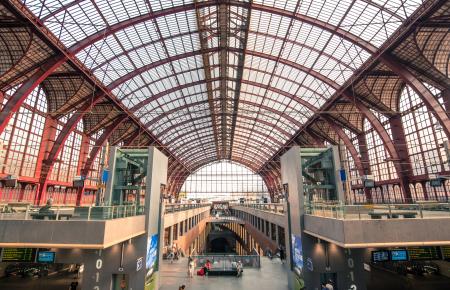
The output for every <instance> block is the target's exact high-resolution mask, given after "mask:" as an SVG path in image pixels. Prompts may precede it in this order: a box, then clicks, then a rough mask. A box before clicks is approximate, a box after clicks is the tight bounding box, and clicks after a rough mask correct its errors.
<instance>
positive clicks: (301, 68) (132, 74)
mask: <svg viewBox="0 0 450 290" xmlns="http://www.w3.org/2000/svg"><path fill="white" fill-rule="evenodd" d="M219 49H220V48H211V49H208V50H206V51H202V50H197V51H192V52H188V53H184V54H179V55H176V56H174V57H170V58H167V59H163V60H160V61H158V62H154V63H150V64H148V65H145V66H143V67H140V68H138V69H136V70H133V71H132V72H130V73H128V74H126V75H124V76H122V77H121V78H119V79H117V80H115V81H113V82H112V83H111V84H109V85H108V88H109V89H110V90H114V89H115V88H116V87H118V86H119V85H120V84H122V83H124V82H126V81H129V80H130V79H132V78H133V77H135V76H138V75H140V74H142V73H143V72H146V71H148V70H151V69H154V68H156V67H158V66H160V65H163V64H167V63H172V62H173V61H176V60H180V59H183V58H188V57H192V56H196V55H201V54H202V53H213V52H217V51H219ZM228 50H229V51H230V52H236V53H239V52H241V50H239V49H235V48H229V49H228ZM245 53H246V54H248V55H252V56H257V57H261V58H264V59H268V60H272V61H277V62H280V63H281V64H284V65H287V66H289V67H292V68H295V69H298V70H299V71H303V72H305V73H309V74H311V75H312V76H313V77H315V78H316V79H319V80H321V81H322V82H324V83H326V84H327V85H329V86H330V87H332V88H334V89H339V85H338V84H337V83H335V82H334V81H333V80H331V79H329V78H328V77H326V76H324V75H322V74H320V73H318V72H316V71H314V70H311V68H308V67H305V66H303V65H300V64H298V63H295V62H292V61H289V60H286V59H282V58H277V57H276V56H273V55H270V54H266V53H262V52H257V51H250V50H246V52H245Z"/></svg>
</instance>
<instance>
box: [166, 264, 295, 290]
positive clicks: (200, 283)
mask: <svg viewBox="0 0 450 290" xmlns="http://www.w3.org/2000/svg"><path fill="white" fill-rule="evenodd" d="M287 271H288V269H287V265H286V264H282V263H281V262H280V260H278V259H273V260H269V259H268V258H261V268H244V273H243V275H242V277H240V278H238V277H232V276H210V277H200V276H194V278H188V277H187V260H186V259H181V260H179V261H176V262H174V263H173V264H172V263H170V262H167V261H163V262H162V264H161V269H160V278H161V280H160V281H161V285H160V288H159V289H160V290H173V289H178V287H179V286H180V285H182V284H184V285H186V289H195V290H209V289H214V290H230V289H245V290H247V289H249V290H251V289H258V290H273V289H277V290H287V289H288V283H287Z"/></svg>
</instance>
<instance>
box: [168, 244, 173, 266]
mask: <svg viewBox="0 0 450 290" xmlns="http://www.w3.org/2000/svg"><path fill="white" fill-rule="evenodd" d="M167 251H168V254H167V258H169V261H170V264H172V263H173V256H174V253H173V252H172V247H170V248H168V249H167Z"/></svg>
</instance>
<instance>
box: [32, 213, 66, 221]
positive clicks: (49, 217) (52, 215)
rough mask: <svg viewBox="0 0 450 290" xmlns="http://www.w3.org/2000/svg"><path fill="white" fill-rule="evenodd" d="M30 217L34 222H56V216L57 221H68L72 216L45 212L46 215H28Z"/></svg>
mask: <svg viewBox="0 0 450 290" xmlns="http://www.w3.org/2000/svg"><path fill="white" fill-rule="evenodd" d="M30 216H31V217H32V218H33V219H34V220H56V216H58V219H59V220H62V219H66V220H69V219H70V218H71V217H72V216H73V214H67V213H60V214H57V213H53V212H46V213H39V212H37V213H32V214H30Z"/></svg>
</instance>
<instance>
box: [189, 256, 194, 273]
mask: <svg viewBox="0 0 450 290" xmlns="http://www.w3.org/2000/svg"><path fill="white" fill-rule="evenodd" d="M189 258H190V261H189V265H188V276H189V278H194V269H195V262H194V259H192V258H191V257H189Z"/></svg>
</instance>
